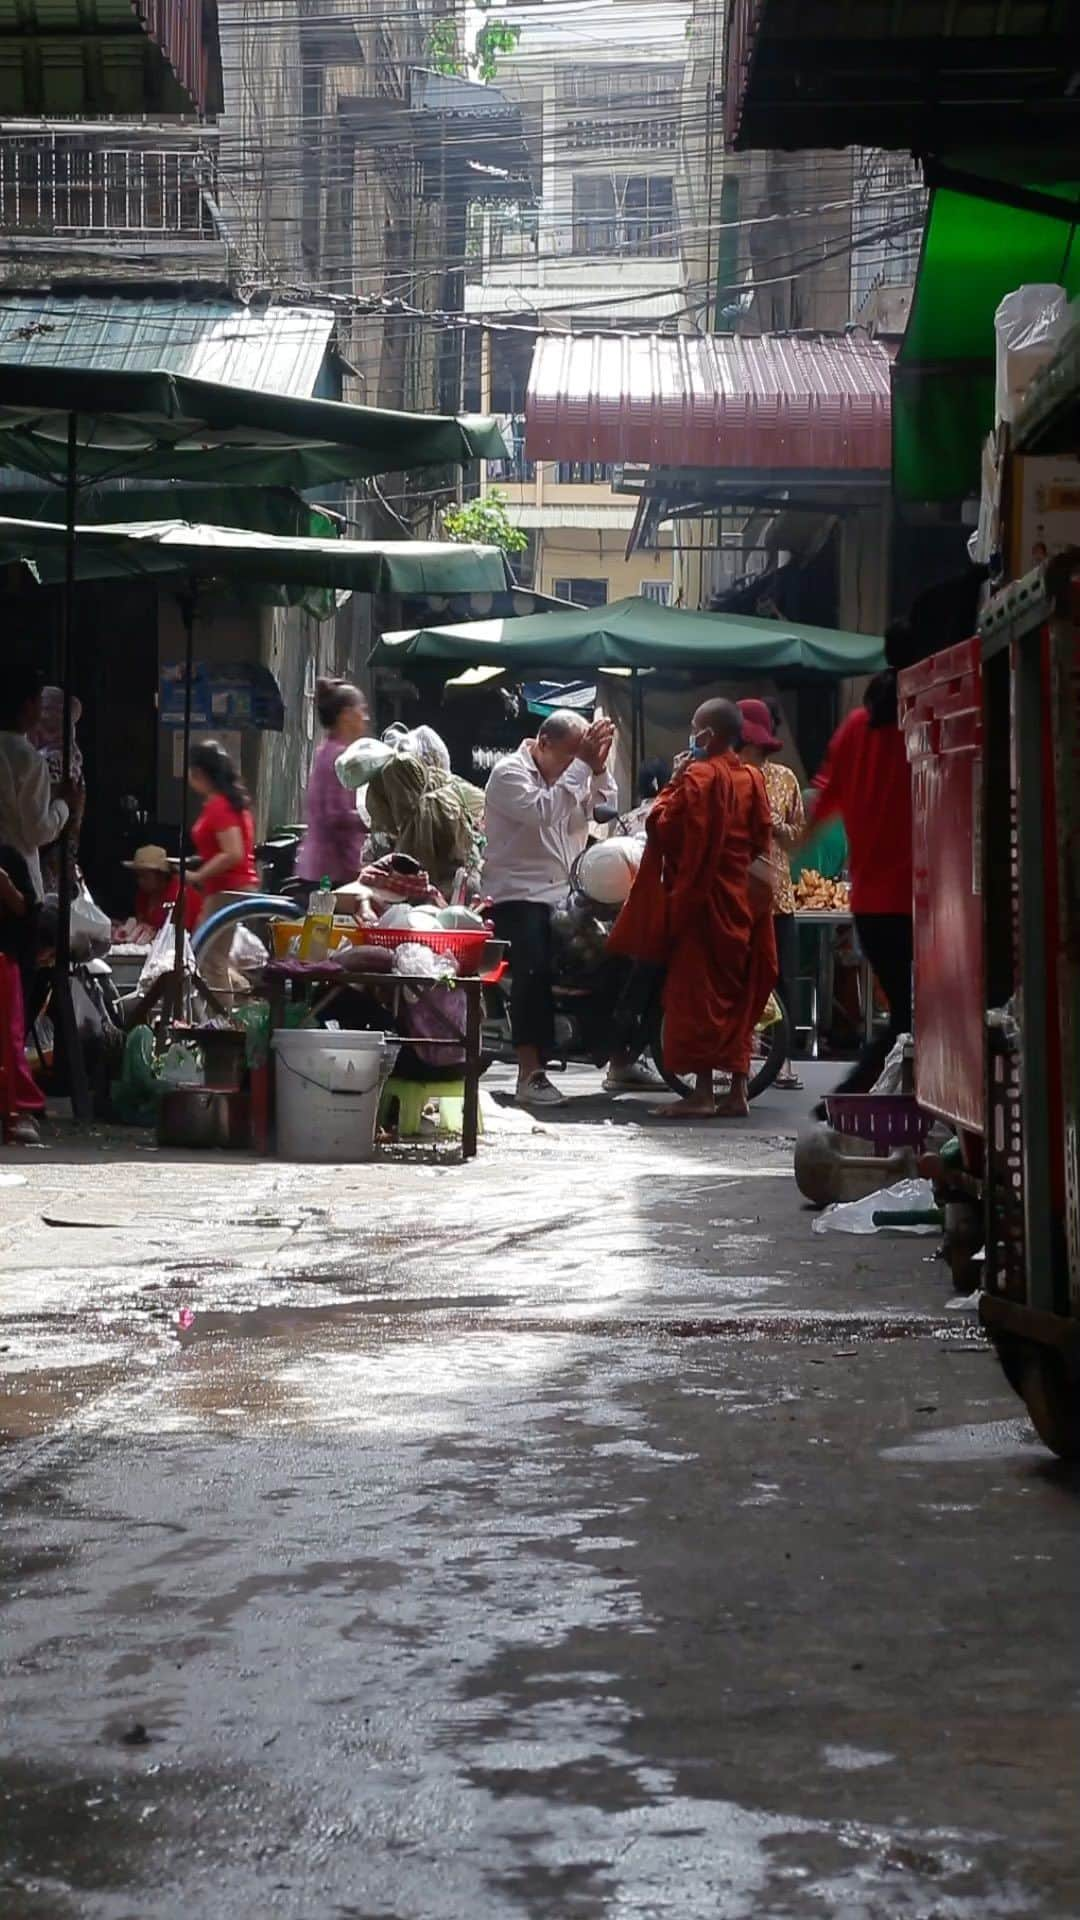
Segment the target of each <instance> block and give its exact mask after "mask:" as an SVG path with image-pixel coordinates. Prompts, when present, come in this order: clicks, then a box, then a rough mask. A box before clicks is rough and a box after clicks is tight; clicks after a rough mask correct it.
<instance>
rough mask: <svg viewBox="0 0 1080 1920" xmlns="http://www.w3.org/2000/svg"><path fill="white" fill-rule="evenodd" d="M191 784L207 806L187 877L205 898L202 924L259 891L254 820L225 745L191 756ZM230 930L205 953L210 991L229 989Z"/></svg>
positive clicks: (212, 743)
mask: <svg viewBox="0 0 1080 1920" xmlns="http://www.w3.org/2000/svg"><path fill="white" fill-rule="evenodd" d="M188 785H189V786H190V787H191V789H192V791H193V792H194V793H197V794H198V795H199V797H200V799H201V800H202V802H203V806H202V811H201V813H200V814H199V817H198V819H197V820H196V822H195V824H194V826H193V827H192V829H191V838H192V840H193V841H194V842H195V851H196V853H197V854H198V856H199V865H198V866H197V867H196V868H195V870H194V871H193V872H190V873H189V874H188V876H187V878H188V882H189V884H190V885H192V886H195V887H197V888H198V890H199V892H200V893H201V894H202V897H203V906H202V912H201V914H200V915H199V924H200V926H201V925H202V924H203V922H205V921H207V920H209V919H210V918H211V917H212V915H213V914H215V913H216V912H217V911H218V908H219V907H223V906H225V905H227V903H228V902H229V901H230V900H231V899H233V898H234V897H235V896H236V894H238V893H257V892H258V888H259V874H258V869H257V868H256V865H255V821H254V818H253V816H252V812H251V797H250V795H249V793H248V790H247V788H246V787H245V785H244V783H243V781H242V780H241V778H240V775H239V773H238V772H237V770H236V768H235V766H234V765H233V763H232V761H231V760H230V758H229V756H228V754H227V753H226V751H225V749H224V747H222V746H219V745H218V743H217V741H216V740H203V741H200V743H199V744H198V746H194V747H192V749H191V752H190V754H189V756H188ZM231 945H232V935H231V933H229V931H228V929H226V933H225V936H224V937H223V939H222V940H221V941H219V940H218V939H217V938H215V939H214V940H213V941H212V942H211V944H210V946H209V947H207V948H206V949H205V951H204V952H203V954H202V956H201V958H200V962H199V970H200V972H201V974H202V976H203V979H204V980H205V982H206V984H207V986H208V987H212V988H215V989H217V990H219V991H227V990H228V987H229V948H230V946H231Z"/></svg>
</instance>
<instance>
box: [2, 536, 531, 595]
mask: <svg viewBox="0 0 1080 1920" xmlns="http://www.w3.org/2000/svg"><path fill="white" fill-rule="evenodd" d="M67 538H68V530H67V528H66V527H64V526H59V525H57V524H56V523H55V522H50V521H46V520H10V519H3V518H0V560H3V561H6V562H11V561H13V560H23V561H25V562H26V563H27V564H29V565H30V566H32V567H33V570H34V572H35V573H36V575H37V577H38V579H39V580H40V581H41V582H42V584H43V585H52V584H55V583H58V582H60V581H62V580H63V579H64V577H65V571H66V558H67V556H66V549H67ZM177 573H181V574H184V575H186V576H187V577H188V578H189V579H195V580H209V579H214V580H246V581H257V582H260V583H266V584H270V585H273V586H293V587H332V588H337V589H338V590H339V591H340V590H344V591H352V592H354V593H399V594H403V593H411V594H428V593H502V592H503V591H504V590H505V588H506V585H507V580H508V572H507V566H506V561H505V559H504V557H503V554H502V551H501V549H500V548H499V547H481V546H472V545H468V544H465V543H464V542H461V543H459V542H457V541H451V540H447V541H435V540H314V539H304V538H300V537H296V538H291V539H289V538H285V537H283V536H282V535H280V534H272V533H258V532H253V531H252V530H251V529H249V528H246V527H215V526H199V525H194V524H192V523H191V522H189V521H186V520H149V521H142V522H139V521H134V522H129V523H123V524H120V525H117V526H97V527H83V526H77V527H76V529H75V575H76V578H77V579H79V580H103V579H118V578H131V577H134V578H141V577H144V576H146V575H148V574H177Z"/></svg>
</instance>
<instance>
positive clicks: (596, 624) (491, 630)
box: [374, 596, 885, 683]
mask: <svg viewBox="0 0 1080 1920" xmlns="http://www.w3.org/2000/svg"><path fill="white" fill-rule="evenodd" d="M374 657H375V658H376V659H377V660H379V659H382V660H387V659H398V660H400V659H402V658H406V659H418V660H435V661H439V660H441V661H446V662H447V663H450V662H456V661H468V662H469V663H470V664H472V665H477V666H481V665H482V666H488V665H498V666H505V667H507V668H515V669H518V670H521V669H526V668H533V669H535V668H541V669H544V668H549V667H562V666H568V667H573V668H575V669H577V670H580V669H582V668H584V667H667V668H672V669H680V670H682V669H694V668H704V669H707V670H708V671H709V672H711V673H717V674H722V675H724V676H727V677H731V678H738V679H743V678H745V679H753V678H755V677H758V676H761V675H763V674H768V675H771V676H772V677H773V678H774V679H776V680H781V681H786V682H789V683H790V682H796V681H801V680H820V679H830V680H835V679H842V678H843V677H845V676H846V675H848V674H863V673H876V672H877V671H878V669H879V668H880V667H882V666H884V664H885V656H884V652H883V650H882V643H881V641H880V640H879V639H877V638H876V637H874V636H872V635H868V634H865V633H838V632H834V631H833V630H832V629H831V628H829V627H807V626H795V625H792V624H791V623H790V622H788V621H784V620H760V619H755V618H753V617H751V616H748V615H747V616H744V615H742V614H723V613H691V612H689V611H687V610H686V609H684V608H681V607H663V606H659V605H658V604H657V603H656V602H655V601H654V600H646V599H643V598H638V597H636V596H635V597H634V598H633V599H628V600H616V601H614V602H613V603H612V604H611V605H610V606H607V607H568V608H567V609H566V611H565V613H537V614H532V615H526V617H525V618H524V619H520V620H475V621H470V622H468V623H467V624H465V625H462V626H456V627H420V628H417V629H415V630H414V631H411V632H404V633H386V634H384V635H383V637H382V640H381V641H380V642H379V644H378V646H377V647H376V648H375V655H374Z"/></svg>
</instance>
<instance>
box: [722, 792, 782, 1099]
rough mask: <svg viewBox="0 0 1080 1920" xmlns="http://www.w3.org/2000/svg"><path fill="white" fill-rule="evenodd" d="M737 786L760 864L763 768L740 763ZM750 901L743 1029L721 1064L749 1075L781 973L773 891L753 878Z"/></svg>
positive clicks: (765, 838)
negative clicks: (761, 1022) (761, 1024)
mask: <svg viewBox="0 0 1080 1920" xmlns="http://www.w3.org/2000/svg"><path fill="white" fill-rule="evenodd" d="M736 782H737V784H738V785H740V786H741V787H742V789H743V800H744V805H745V806H746V807H747V808H748V810H749V815H750V820H751V828H750V837H751V844H752V846H753V849H754V851H753V853H752V854H751V859H753V860H756V859H758V858H759V857H760V856H761V855H763V854H766V853H767V852H768V851H769V848H770V846H771V845H772V809H771V807H770V805H769V796H768V792H767V789H766V786H765V778H764V775H763V774H762V771H761V768H760V767H749V766H747V765H745V763H744V762H740V763H739V770H738V774H737V776H736ZM749 897H750V911H751V913H752V915H753V926H752V928H751V932H750V950H749V953H748V955H747V964H746V981H745V986H744V990H743V1018H742V1025H741V1027H740V1029H739V1033H738V1037H737V1040H736V1042H735V1045H734V1047H733V1048H732V1051H731V1053H730V1054H729V1056H728V1058H727V1059H726V1060H724V1061H723V1062H722V1063H721V1064H722V1065H723V1066H725V1067H726V1068H727V1069H728V1071H729V1072H730V1073H747V1074H748V1073H749V1071H750V1058H751V1048H752V1045H753V1039H754V1029H755V1027H756V1026H757V1023H758V1021H759V1020H760V1019H761V1016H762V1014H763V1013H764V1011H765V1008H766V1006H767V1005H768V1000H769V995H770V993H771V992H772V990H773V988H774V987H775V985H776V982H777V978H778V976H779V971H780V969H779V966H778V965H777V959H776V927H775V922H774V920H773V892H772V888H771V887H769V886H768V885H766V884H765V883H764V882H761V881H758V880H756V879H755V877H754V876H753V875H752V874H751V876H750V883H749Z"/></svg>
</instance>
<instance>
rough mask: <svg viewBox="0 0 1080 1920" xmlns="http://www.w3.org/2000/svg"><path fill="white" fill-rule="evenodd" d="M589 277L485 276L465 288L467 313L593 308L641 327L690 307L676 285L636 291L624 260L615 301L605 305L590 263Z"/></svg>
mask: <svg viewBox="0 0 1080 1920" xmlns="http://www.w3.org/2000/svg"><path fill="white" fill-rule="evenodd" d="M589 264H590V270H591V271H590V278H589V280H588V281H587V282H584V281H579V283H578V284H577V285H576V286H573V285H566V284H559V285H550V284H537V283H536V282H535V281H530V282H522V283H513V284H512V283H510V282H508V281H504V280H485V281H484V282H483V283H482V284H481V285H470V286H466V288H465V311H466V313H480V314H495V313H515V314H518V313H520V314H526V315H530V316H533V317H540V316H542V315H545V314H549V313H566V312H570V311H571V310H573V309H574V308H576V307H588V308H589V309H590V310H591V313H592V317H593V325H595V324H596V322H597V320H614V321H615V322H616V323H617V324H619V325H621V326H624V327H636V326H640V324H641V322H642V321H643V320H671V319H674V317H675V315H676V314H679V313H683V312H684V311H685V309H686V295H685V293H680V292H679V291H678V289H677V288H671V289H669V290H668V291H666V292H665V291H664V289H663V288H660V289H659V290H657V289H654V288H651V287H642V289H641V291H640V293H639V292H635V290H634V289H633V287H632V286H631V285H630V284H629V280H628V276H626V274H625V268H624V263H623V262H622V261H617V262H615V263H614V268H613V271H614V273H616V274H621V275H622V276H623V277H622V278H621V279H619V281H618V282H617V283H615V284H613V285H612V287H611V293H610V305H605V304H604V302H605V298H606V297H607V290H606V288H605V287H604V286H603V285H602V284H600V285H598V283H597V274H596V266H595V263H594V262H591V261H590V263H589Z"/></svg>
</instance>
